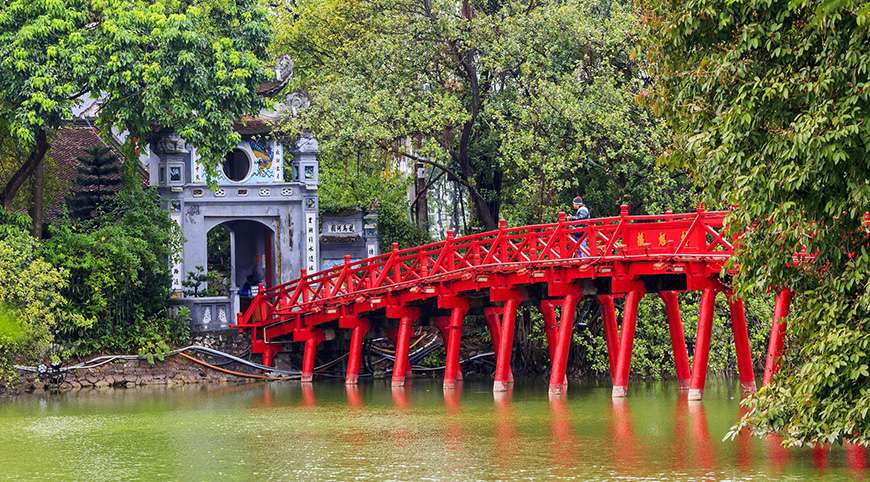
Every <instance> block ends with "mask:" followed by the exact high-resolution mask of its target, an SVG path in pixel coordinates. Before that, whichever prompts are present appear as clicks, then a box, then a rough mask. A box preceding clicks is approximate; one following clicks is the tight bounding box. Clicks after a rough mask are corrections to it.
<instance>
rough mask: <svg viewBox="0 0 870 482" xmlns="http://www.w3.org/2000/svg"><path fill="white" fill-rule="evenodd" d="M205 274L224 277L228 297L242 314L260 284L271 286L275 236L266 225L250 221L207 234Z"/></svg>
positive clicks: (232, 223) (235, 222) (218, 227)
mask: <svg viewBox="0 0 870 482" xmlns="http://www.w3.org/2000/svg"><path fill="white" fill-rule="evenodd" d="M207 239H208V246H207V250H208V253H207V258H208V264H209V266H208V270H209V271H211V270H212V269H215V270H217V271H218V272H219V273H220V274H219V275H217V276H213V278H215V279H217V278H219V276H221V275H223V276H226V280H227V283H226V286H227V291H228V293H227V294H228V295H229V296H230V298H231V299H232V301H233V305H234V308H235V310H236V312H238V310H244V309H245V308H246V307H247V306H248V305H249V304H250V301H251V299H252V298H253V297H254V296H256V294H257V292H258V287H259V285H260V284H262V285H263V286H265V287H266V288H269V287H272V286H273V285H274V283H275V279H276V278H275V250H274V246H275V232H274V231H273V230H272V229H271V228H270V227H269V226H267V225H266V224H264V223H262V222H260V221H256V220H250V219H240V220H233V221H224V222H222V223H219V224H217V225H215V226H214V227H212V228H211V229H210V230H209V232H208V234H207Z"/></svg>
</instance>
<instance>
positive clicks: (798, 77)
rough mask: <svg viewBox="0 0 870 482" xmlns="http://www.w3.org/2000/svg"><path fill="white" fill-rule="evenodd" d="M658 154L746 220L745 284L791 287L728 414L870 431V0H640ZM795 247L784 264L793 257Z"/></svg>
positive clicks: (797, 438)
mask: <svg viewBox="0 0 870 482" xmlns="http://www.w3.org/2000/svg"><path fill="white" fill-rule="evenodd" d="M642 3H643V5H644V8H645V18H646V19H647V20H648V27H649V28H648V33H649V35H648V42H647V45H646V50H647V51H648V52H649V55H650V59H651V62H650V72H651V73H652V74H653V75H654V76H655V79H656V91H657V93H656V95H655V101H656V105H655V107H656V108H657V109H660V111H661V112H662V113H663V114H665V115H666V116H667V118H668V120H669V122H670V123H671V125H672V126H673V128H674V130H675V132H676V135H675V139H674V140H675V142H674V145H673V150H672V152H671V155H670V159H671V162H672V163H673V164H678V165H680V166H685V167H687V168H688V169H689V170H690V171H691V173H692V175H693V177H694V178H695V180H696V181H697V183H698V185H699V187H701V188H703V189H704V193H705V195H706V197H707V199H708V200H709V201H711V202H715V203H717V204H718V203H723V202H724V203H728V204H733V205H735V206H736V209H735V210H734V211H733V212H732V214H731V215H730V216H729V222H730V223H731V226H732V228H733V230H734V231H741V230H748V231H747V232H746V235H745V237H744V238H743V240H742V241H741V243H740V247H739V250H738V252H737V256H735V257H734V258H733V262H734V263H737V264H739V266H740V275H739V276H738V277H737V279H736V280H735V281H736V283H737V284H738V286H739V287H740V288H741V289H742V290H744V291H746V290H750V289H768V288H773V289H779V288H780V287H789V288H793V289H795V290H796V291H797V296H796V300H795V302H794V306H793V307H792V311H791V315H790V316H789V318H788V324H789V333H788V340H787V347H786V348H787V349H786V352H785V355H784V357H783V360H782V368H781V370H780V372H779V374H778V375H777V376H776V377H775V378H774V381H773V384H772V385H771V386H770V387H768V388H765V389H763V390H760V391H759V393H758V395H757V397H755V398H753V399H752V400H751V402H750V406H751V407H752V411H751V412H750V414H749V415H748V417H747V418H746V419H745V420H744V421H743V424H744V425H747V424H750V425H753V426H754V427H756V428H757V429H758V430H761V431H777V432H781V433H782V434H783V435H784V436H785V440H786V443H789V444H795V445H800V444H813V443H826V442H838V441H842V440H850V439H851V440H854V441H858V442H861V443H864V444H867V443H868V442H870V439H868V436H870V376H868V365H870V283H868V273H870V245H868V241H867V239H868V238H867V236H868V235H867V231H868V227H867V225H866V221H864V220H863V219H862V218H863V216H864V215H865V213H866V212H868V211H870V181H868V180H870V162H868V155H867V154H868V146H870V124H868V122H867V119H868V118H870V102H868V100H870V78H868V76H870V72H868V65H870V30H868V24H870V6H868V4H867V3H866V2H862V1H857V0H836V1H810V0H799V1H785V0H782V1H777V0H755V1H747V2H729V1H723V0H694V1H691V2H684V3H679V2H666V1H660V0H645V1H644V2H642ZM804 248H806V251H807V252H808V253H810V254H812V255H814V257H812V258H803V259H801V260H800V263H799V265H798V266H795V263H793V262H792V261H793V258H792V255H793V254H794V253H798V252H801V251H802V249H804Z"/></svg>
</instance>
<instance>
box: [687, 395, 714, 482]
mask: <svg viewBox="0 0 870 482" xmlns="http://www.w3.org/2000/svg"><path fill="white" fill-rule="evenodd" d="M689 419H690V420H691V421H692V435H693V439H694V440H693V442H694V445H695V450H696V464H697V466H698V467H699V468H701V469H705V470H708V471H709V470H712V469H714V468H715V467H716V450H715V447H714V446H713V441H712V440H711V438H710V429H709V427H708V426H707V412H706V411H705V410H704V403H703V402H689Z"/></svg>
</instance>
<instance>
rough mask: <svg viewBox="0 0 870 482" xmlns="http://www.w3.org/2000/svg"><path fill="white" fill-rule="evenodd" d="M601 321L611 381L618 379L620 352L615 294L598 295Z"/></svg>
mask: <svg viewBox="0 0 870 482" xmlns="http://www.w3.org/2000/svg"><path fill="white" fill-rule="evenodd" d="M598 305H599V307H600V308H601V321H602V322H603V323H604V341H605V342H606V343H607V358H608V359H609V360H610V381H611V382H613V381H614V380H616V364H617V358H618V354H619V327H618V326H617V325H616V307H615V306H613V295H598Z"/></svg>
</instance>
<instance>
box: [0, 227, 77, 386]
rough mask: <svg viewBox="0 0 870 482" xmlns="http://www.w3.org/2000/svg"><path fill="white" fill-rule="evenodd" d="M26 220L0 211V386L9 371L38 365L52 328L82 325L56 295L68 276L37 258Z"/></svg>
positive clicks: (9, 375)
mask: <svg viewBox="0 0 870 482" xmlns="http://www.w3.org/2000/svg"><path fill="white" fill-rule="evenodd" d="M29 226H30V220H29V219H28V218H27V216H23V215H8V214H5V213H4V212H2V211H0V383H8V382H9V381H11V380H13V379H14V378H15V372H14V370H13V369H12V365H13V363H15V362H19V363H34V362H37V361H39V360H40V359H42V358H43V357H44V356H45V355H46V353H47V352H48V349H49V347H50V344H51V342H52V340H53V338H52V329H53V328H54V327H55V326H57V325H66V326H78V327H83V326H85V325H86V323H85V320H84V318H82V317H81V316H79V315H78V314H77V313H75V312H74V311H72V310H70V306H69V303H68V300H67V299H66V298H65V297H64V296H63V294H62V292H63V291H64V290H65V289H66V288H67V287H68V278H69V275H68V272H67V271H66V270H65V269H63V268H57V267H54V266H52V265H51V264H50V263H48V262H46V261H45V260H44V259H42V258H41V257H40V256H39V255H38V241H37V240H36V239H35V238H33V237H32V236H31V235H30V234H29V231H28V229H29Z"/></svg>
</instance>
